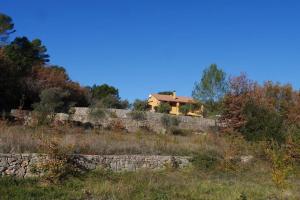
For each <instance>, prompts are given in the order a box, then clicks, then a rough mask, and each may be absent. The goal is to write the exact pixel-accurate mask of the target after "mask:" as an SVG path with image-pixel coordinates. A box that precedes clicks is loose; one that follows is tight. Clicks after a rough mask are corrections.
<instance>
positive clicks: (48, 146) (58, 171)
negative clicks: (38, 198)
mask: <svg viewBox="0 0 300 200" xmlns="http://www.w3.org/2000/svg"><path fill="white" fill-rule="evenodd" d="M42 145H43V148H44V149H45V150H46V151H47V155H48V158H47V160H45V161H43V162H42V163H37V164H36V165H35V167H34V168H33V169H32V172H33V173H40V174H41V175H42V176H41V178H42V181H45V182H46V183H50V184H58V183H62V182H64V181H65V180H66V179H67V178H68V177H69V176H73V175H75V174H76V173H78V172H79V168H78V167H77V166H76V165H75V164H74V162H73V158H72V156H71V154H70V152H71V150H70V149H68V148H65V147H62V146H60V145H59V142H58V141H57V140H56V138H52V139H51V140H44V141H43V144H42Z"/></svg>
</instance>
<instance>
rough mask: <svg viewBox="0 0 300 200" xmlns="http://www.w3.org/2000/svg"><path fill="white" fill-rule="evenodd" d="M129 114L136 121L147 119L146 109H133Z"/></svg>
mask: <svg viewBox="0 0 300 200" xmlns="http://www.w3.org/2000/svg"><path fill="white" fill-rule="evenodd" d="M128 115H129V116H130V117H131V118H132V119H133V120H136V121H143V120H146V119H147V116H146V113H145V112H144V111H131V112H130V113H128Z"/></svg>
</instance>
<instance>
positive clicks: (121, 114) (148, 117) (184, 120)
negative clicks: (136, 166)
mask: <svg viewBox="0 0 300 200" xmlns="http://www.w3.org/2000/svg"><path fill="white" fill-rule="evenodd" d="M107 111H108V112H107V114H106V116H105V117H102V118H97V117H92V116H91V115H90V109H89V108H86V107H74V108H72V114H65V113H57V114H56V116H55V120H56V121H57V122H62V123H63V122H66V121H70V122H77V123H82V124H89V125H91V126H96V127H97V126H100V127H104V128H107V127H109V126H111V125H112V124H113V125H114V124H118V125H119V126H121V127H123V128H124V129H126V130H127V131H128V132H136V131H138V130H139V129H141V128H146V129H148V130H150V131H154V132H156V133H164V132H166V130H165V127H164V126H163V124H162V123H161V118H162V116H163V115H165V114H161V113H155V112H145V119H143V120H136V119H132V117H131V115H130V112H131V110H123V109H107ZM11 115H12V116H13V117H15V118H16V119H19V120H23V121H24V124H25V125H30V124H31V123H33V124H34V120H33V119H32V118H31V112H29V111H23V110H12V111H11ZM169 116H170V117H177V119H179V121H180V123H179V125H178V128H179V129H188V130H191V131H194V132H195V133H201V132H205V131H206V130H207V129H209V128H211V127H214V126H216V122H215V120H211V119H206V118H202V117H190V116H182V115H179V116H172V115H169Z"/></svg>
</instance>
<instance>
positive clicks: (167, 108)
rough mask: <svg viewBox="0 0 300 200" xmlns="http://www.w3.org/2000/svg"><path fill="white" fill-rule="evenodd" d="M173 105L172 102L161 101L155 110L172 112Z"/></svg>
mask: <svg viewBox="0 0 300 200" xmlns="http://www.w3.org/2000/svg"><path fill="white" fill-rule="evenodd" d="M171 109H172V107H171V105H170V104H168V103H161V104H159V106H157V107H155V111H156V112H159V113H166V114H168V113H170V111H171Z"/></svg>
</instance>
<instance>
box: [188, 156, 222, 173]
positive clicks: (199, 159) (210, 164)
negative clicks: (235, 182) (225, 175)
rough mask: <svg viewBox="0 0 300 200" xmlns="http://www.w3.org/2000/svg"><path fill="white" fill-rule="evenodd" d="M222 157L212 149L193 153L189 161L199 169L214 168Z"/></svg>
mask: <svg viewBox="0 0 300 200" xmlns="http://www.w3.org/2000/svg"><path fill="white" fill-rule="evenodd" d="M221 159H222V157H221V156H220V155H219V154H217V153H216V152H214V151H209V152H205V153H199V154H197V155H195V156H194V157H193V158H192V160H191V162H192V163H193V165H194V166H196V167H197V168H199V169H201V170H214V169H216V168H217V166H218V165H219V164H220V161H221Z"/></svg>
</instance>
